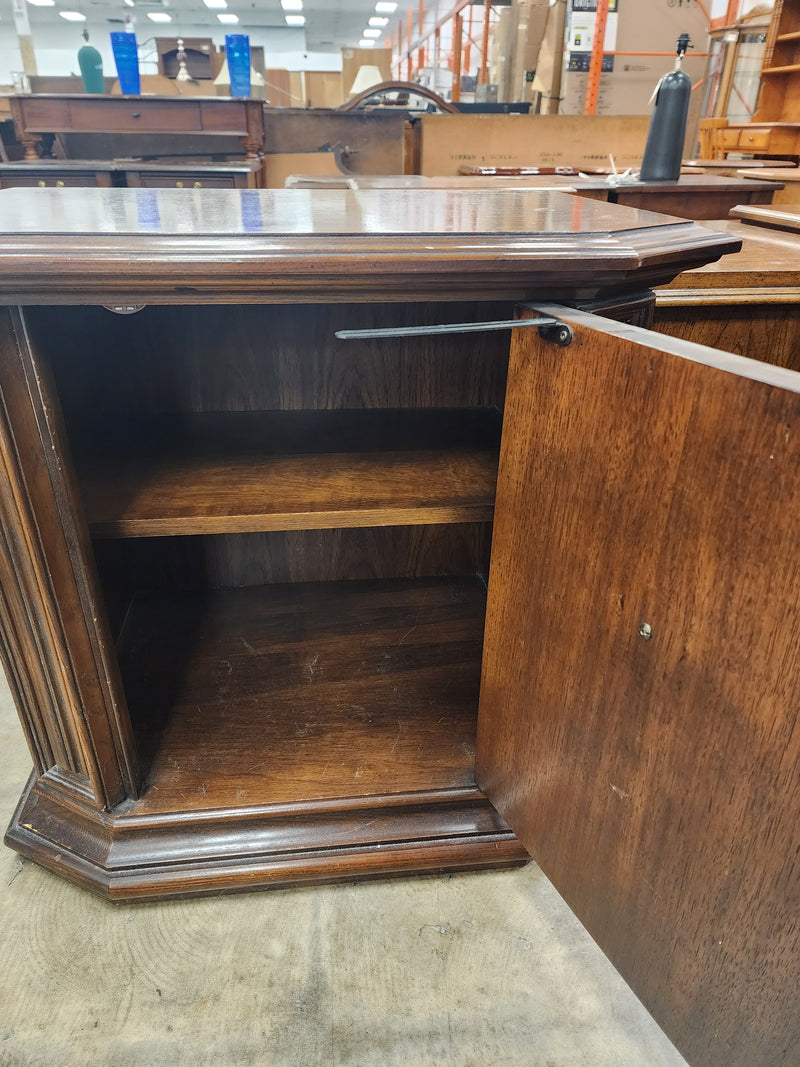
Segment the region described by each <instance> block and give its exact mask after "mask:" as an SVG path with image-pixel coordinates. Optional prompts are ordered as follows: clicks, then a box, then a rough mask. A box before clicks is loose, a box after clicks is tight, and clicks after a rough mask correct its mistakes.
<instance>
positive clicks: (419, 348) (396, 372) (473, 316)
mask: <svg viewBox="0 0 800 1067" xmlns="http://www.w3.org/2000/svg"><path fill="white" fill-rule="evenodd" d="M509 318H513V303H511V302H509V301H502V302H501V301H492V300H487V301H484V302H481V303H453V304H446V303H445V304H442V303H434V302H430V303H425V304H414V303H412V302H410V301H409V302H404V303H389V304H387V303H381V302H375V303H372V304H359V303H350V302H349V301H348V302H345V303H340V304H331V303H330V302H326V303H324V304H320V305H317V306H314V307H304V306H300V307H297V306H291V305H289V306H279V307H275V306H266V307H248V306H235V307H229V308H217V307H192V306H190V307H184V306H178V307H148V308H145V309H144V310H143V311H141V312H139V313H138V314H135V315H126V316H121V315H115V314H113V313H112V312H109V311H107V310H106V309H105V308H88V307H82V308H66V307H64V308H59V307H55V308H54V307H50V308H47V309H46V310H43V309H39V308H27V309H26V310H25V321H26V324H27V328H28V329H29V331H30V333H31V336H32V337H34V338H35V339H36V346H37V348H38V350H40V351H41V352H43V353H47V358H48V360H49V361H50V362H51V363H52V366H53V374H54V377H55V379H56V381H57V383H58V390H59V397H60V403H61V406H62V408H63V409H64V412H65V418H66V421H67V424H68V426H69V429H70V435H71V439H72V440H73V441H74V442H75V445H74V447H76V448H77V447H78V446H79V445H80V440H79V437H80V435H81V433H82V432H84V431H92V430H94V429H95V426H96V424H97V422H98V415H100V416H102V415H103V414H105V418H104V419H103V418H102V417H101V419H100V425H99V426H98V427H97V429H98V430H99V431H101V432H103V433H105V434H109V433H114V434H115V435H116V436H119V434H120V432H124V430H125V425H124V420H125V419H128V418H131V417H132V416H142V415H147V416H152V415H165V414H166V415H176V414H177V413H179V412H225V411H304V410H306V411H308V410H313V411H318V410H327V409H332V410H333V409H336V410H339V409H345V410H355V409H358V408H404V409H405V408H420V407H433V408H446V407H471V406H482V407H491V406H496V407H501V406H502V403H503V395H504V390H505V375H506V367H507V364H508V338H509V333H506V332H489V333H475V334H466V335H442V336H438V337H432V336H428V337H398V338H394V339H392V340H391V341H385V340H369V341H364V340H361V341H341V340H338V339H337V338H336V336H335V334H336V331H337V330H342V329H370V328H374V327H380V326H383V327H389V328H397V329H402V328H403V327H405V326H416V325H422V326H429V325H441V324H445V323H448V322H475V321H480V320H483V319H486V320H492V319H504V320H506V319H509ZM109 424H112V427H113V428H112V430H109ZM134 431H135V427H132V428H131V433H133V432H134ZM342 432H343V431H342ZM92 441H94V438H92ZM90 443H91V442H90Z"/></svg>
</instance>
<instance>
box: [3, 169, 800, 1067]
mask: <svg viewBox="0 0 800 1067" xmlns="http://www.w3.org/2000/svg"><path fill="white" fill-rule="evenodd" d="M0 232H2V233H3V234H4V236H5V243H6V251H5V254H4V256H3V257H2V258H1V259H0V294H2V301H3V302H4V303H5V304H7V305H8V307H7V309H6V310H5V311H4V312H3V314H2V316H0V389H1V390H2V398H3V404H2V408H1V409H0V461H1V462H2V467H3V475H4V477H3V479H2V480H0V535H1V536H0V587H1V588H2V594H3V595H2V599H0V635H1V636H2V654H3V661H4V664H5V667H6V670H7V673H8V677H9V682H10V685H11V688H12V691H13V692H14V695H15V699H16V702H17V706H18V709H19V713H20V717H21V720H22V723H23V726H24V729H25V732H26V736H27V738H28V741H29V744H30V749H31V754H32V758H33V762H34V765H35V770H34V773H33V775H32V777H31V779H30V782H29V784H28V786H27V788H26V789H25V792H24V795H23V797H22V799H21V801H20V805H19V808H18V810H17V812H16V813H15V815H14V818H13V821H12V824H11V826H10V828H9V831H8V835H7V842H8V843H9V844H10V845H11V846H12V847H14V848H17V849H19V850H20V851H21V852H22V853H23V854H25V855H27V856H29V857H31V858H33V859H35V860H37V861H38V862H40V863H42V864H44V865H45V866H48V867H50V868H51V869H52V870H54V871H57V872H59V873H60V874H61V875H62V876H63V877H67V878H69V879H71V880H73V881H75V882H76V883H78V884H80V885H83V886H86V887H88V888H91V889H93V890H95V891H97V892H100V893H103V894H105V895H107V896H109V897H111V898H112V899H114V900H145V899H153V898H159V897H166V896H171V895H183V894H193V893H218V892H223V891H234V890H242V889H247V888H254V887H256V886H266V885H280V884H289V883H295V884H303V883H313V882H317V881H322V880H330V879H338V878H352V877H358V876H366V875H387V874H393V873H400V872H404V871H405V872H409V871H422V870H442V869H466V868H470V867H490V866H491V867H495V866H504V865H511V864H518V863H521V862H524V860H525V858H526V856H527V854H528V851H530V853H531V854H533V855H534V856H535V857H536V858H537V860H539V862H540V863H541V864H542V866H543V868H544V870H545V872H546V873H547V874H548V875H549V876H550V877H551V878H552V880H553V881H554V883H555V885H556V887H557V888H558V889H559V890H561V891H562V892H563V893H564V894H565V897H566V899H567V901H568V903H570V904H571V906H572V907H573V908H574V909H575V910H576V912H577V914H578V915H579V916H580V918H581V919H582V921H584V922H585V923H586V926H587V929H588V930H589V931H590V933H592V934H593V936H595V937H596V939H597V940H598V942H599V943H600V945H601V946H602V948H603V949H604V950H605V951H606V952H607V954H608V955H609V957H610V958H611V959H612V961H613V962H614V963H615V964H616V965H617V966H618V967H619V969H620V971H621V972H622V974H623V976H624V977H625V978H626V979H627V980H628V981H630V982H631V984H632V986H633V988H634V990H635V991H636V992H638V993H639V994H640V995H641V996H642V997H643V999H644V1001H645V1003H646V1005H647V1007H648V1008H649V1009H650V1010H651V1011H652V1012H653V1014H654V1015H655V1017H656V1018H657V1020H658V1021H659V1022H660V1023H661V1025H662V1026H664V1028H665V1030H666V1031H667V1033H668V1034H669V1036H670V1037H671V1038H672V1039H673V1040H674V1041H675V1042H676V1043H677V1044H678V1046H679V1047H680V1048H681V1049H682V1051H683V1052H684V1053H685V1054H686V1055H687V1056H688V1058H689V1060H690V1062H692V1063H693V1065H694V1067H703V1065H708V1067H712V1065H713V1067H722V1065H724V1067H753V1065H755V1064H764V1065H766V1064H770V1065H777V1064H785V1065H786V1067H789V1065H790V1064H794V1063H796V1062H797V1058H798V1056H797V1053H798V1049H800V1043H799V1040H798V1030H797V1018H796V1012H795V1010H794V1000H795V996H796V989H797V985H798V981H799V980H800V974H799V973H798V969H799V968H798V953H797V937H798V934H797V924H796V915H797V908H798V904H800V900H798V887H799V886H800V879H799V878H798V875H797V871H796V868H795V867H793V857H794V856H795V854H796V852H797V849H798V844H799V843H798V839H797V834H798V831H797V827H798V825H800V818H799V817H798V816H800V811H799V810H798V808H799V807H800V795H799V794H798V789H797V766H798V753H797V730H796V729H795V726H796V723H795V719H796V715H797V708H798V706H799V705H800V701H798V699H797V698H798V692H797V689H798V683H797V678H798V669H797V668H798V663H797V660H798V655H800V645H798V642H797V638H796V634H797V628H796V626H794V624H793V618H794V613H795V612H796V605H797V601H798V592H799V590H798V577H797V569H796V562H795V561H796V558H797V548H798V545H797V537H798V535H797V530H798V528H800V516H799V515H798V513H797V512H798V508H797V494H796V487H797V477H798V471H799V468H800V453H799V452H798V445H797V440H796V438H797V434H796V427H797V425H800V399H798V397H799V396H800V375H798V374H795V373H792V372H791V371H787V370H783V369H780V368H775V367H772V366H769V365H767V364H765V363H755V364H754V363H750V362H748V361H746V360H742V359H740V358H738V357H736V356H730V355H727V354H725V353H721V352H719V351H716V350H713V349H704V348H700V347H698V346H696V345H691V344H689V343H687V342H685V341H678V340H675V339H672V338H669V337H664V336H661V335H658V334H655V333H653V332H651V331H648V330H645V329H642V328H641V327H640V326H639V325H637V323H641V322H642V321H646V319H647V318H648V314H649V312H650V310H651V304H652V294H650V293H649V292H648V291H647V287H648V286H650V285H661V284H665V283H668V282H669V281H670V279H671V278H673V277H674V276H675V275H676V274H678V273H680V272H681V271H683V270H686V269H689V268H691V267H692V266H699V265H701V264H703V263H705V262H708V261H711V260H714V259H715V258H718V257H719V256H720V255H722V254H723V253H725V252H726V251H730V250H732V249H734V248H736V247H738V242H737V241H736V239H735V238H732V237H731V236H730V235H727V234H722V233H719V232H716V231H713V230H710V229H707V228H705V227H701V226H698V225H696V224H693V223H689V222H685V221H682V220H678V219H674V218H666V217H664V218H660V219H659V218H657V217H655V216H654V215H652V214H651V213H647V214H645V215H642V214H641V213H640V212H638V211H636V210H633V209H625V208H622V207H619V206H616V205H608V204H604V203H598V202H594V201H590V200H583V199H579V198H576V197H570V196H567V195H565V194H562V193H558V192H519V191H508V192H498V193H496V194H495V195H494V196H493V197H486V196H485V195H482V194H472V193H460V194H453V193H448V192H444V191H437V190H430V191H429V192H427V193H426V195H425V197H421V196H420V195H419V194H417V193H415V192H414V191H408V192H407V191H402V190H391V191H389V192H381V191H368V190H367V191H359V192H357V193H348V192H338V191H318V192H314V193H307V192H304V191H302V190H298V191H279V192H273V193H264V192H256V193H253V192H249V191H248V192H246V193H239V192H236V191H227V192H226V191H213V190H212V191H208V192H206V191H199V192H198V194H197V196H196V197H176V196H174V195H171V194H168V193H166V192H164V193H160V192H158V191H152V190H115V189H109V190H100V191H92V192H91V193H90V192H88V191H80V190H71V189H63V190H59V191H58V192H51V191H48V190H42V191H37V192H35V193H34V192H30V191H26V190H17V191H14V190H11V191H9V192H7V193H4V195H3V196H2V197H0ZM643 291H644V292H643ZM556 300H557V301H560V302H561V303H558V304H554V303H553V301H556ZM565 301H566V302H575V303H579V304H581V305H585V304H587V303H589V304H590V305H591V307H592V308H594V310H595V312H597V311H598V310H600V311H601V312H602V313H603V314H604V315H606V316H612V317H614V316H616V317H617V318H619V319H620V320H624V321H612V320H611V318H608V317H600V315H598V314H596V313H594V314H589V313H588V312H587V310H585V308H584V309H583V310H581V309H575V308H570V307H568V306H565V304H564V303H563V302H565ZM520 305H521V306H520ZM532 316H535V317H537V318H538V317H542V318H544V320H545V326H546V328H545V330H544V331H543V332H540V329H539V325H541V324H536V323H534V324H533V325H529V326H524V325H522V321H525V320H530V319H531V317H532ZM510 319H513V320H514V321H515V323H516V325H515V326H514V328H513V330H509V328H508V325H507V322H508V320H510ZM503 322H504V323H506V325H504V326H503V327H502V328H499V329H488V330H487V329H483V328H481V329H477V327H478V326H479V325H480V324H483V325H484V326H485V324H486V323H489V324H493V325H497V324H498V323H503ZM454 326H460V327H461V328H460V329H458V330H455V331H454V329H453V327H454ZM553 326H555V327H556V328H555V329H553V328H552V327H553ZM419 327H422V329H415V328H419ZM365 331H366V332H365ZM509 338H511V340H510V342H509ZM563 342H567V343H566V344H564V343H563ZM798 440H800V438H798ZM487 590H488V592H487ZM526 850H528V851H526Z"/></svg>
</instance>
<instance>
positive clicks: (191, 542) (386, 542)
mask: <svg viewBox="0 0 800 1067" xmlns="http://www.w3.org/2000/svg"><path fill="white" fill-rule="evenodd" d="M491 539H492V528H491V524H490V523H464V524H453V525H445V526H397V527H387V526H376V527H369V528H357V529H336V530H290V531H286V532H278V533H256V534H222V535H217V536H210V537H148V538H142V539H133V540H123V541H117V540H110V541H102V540H101V541H97V542H95V555H96V559H97V565H98V570H99V572H100V577H101V581H102V584H103V587H104V591H105V594H106V602H107V604H108V609H109V615H110V617H111V624H112V629H113V631H114V632H115V633H116V632H117V631H118V629H119V625H120V624H121V621H122V617H123V615H124V612H125V610H126V608H127V604H128V602H129V600H130V598H131V596H132V595H133V593H134V592H137V591H139V590H157V591H163V590H167V589H181V590H185V589H202V588H212V589H213V588H225V587H240V586H255V585H269V584H273V583H283V582H335V581H343V580H351V581H355V580H365V579H370V578H419V577H433V576H443V575H467V574H479V575H482V576H483V577H484V578H485V577H486V576H487V574H488V569H489V552H490V548H491Z"/></svg>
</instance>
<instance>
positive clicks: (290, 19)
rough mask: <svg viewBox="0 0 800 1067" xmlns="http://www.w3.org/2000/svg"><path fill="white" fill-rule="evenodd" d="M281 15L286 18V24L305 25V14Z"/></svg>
mask: <svg viewBox="0 0 800 1067" xmlns="http://www.w3.org/2000/svg"><path fill="white" fill-rule="evenodd" d="M283 17H284V18H285V19H286V25H287V26H305V24H306V17H305V15H284V16H283Z"/></svg>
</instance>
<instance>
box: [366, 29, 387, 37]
mask: <svg viewBox="0 0 800 1067" xmlns="http://www.w3.org/2000/svg"><path fill="white" fill-rule="evenodd" d="M382 33H383V30H364V33H363V34H362V36H364V37H380V35H381V34H382Z"/></svg>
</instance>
